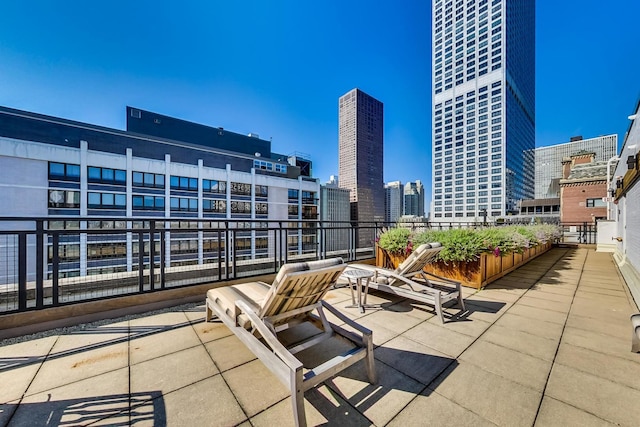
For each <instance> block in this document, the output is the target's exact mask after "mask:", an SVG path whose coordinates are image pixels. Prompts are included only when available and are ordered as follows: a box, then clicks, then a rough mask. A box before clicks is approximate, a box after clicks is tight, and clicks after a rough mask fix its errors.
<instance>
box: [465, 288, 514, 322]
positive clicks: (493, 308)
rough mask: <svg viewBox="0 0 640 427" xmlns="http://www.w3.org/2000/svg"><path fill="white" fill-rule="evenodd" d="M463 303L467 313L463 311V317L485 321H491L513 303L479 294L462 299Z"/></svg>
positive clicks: (496, 318)
mask: <svg viewBox="0 0 640 427" xmlns="http://www.w3.org/2000/svg"><path fill="white" fill-rule="evenodd" d="M464 305H465V307H466V308H467V311H468V312H467V313H464V314H463V316H464V317H468V318H470V319H476V318H477V319H478V320H484V321H485V322H489V323H493V322H495V321H496V320H498V318H500V316H502V314H504V313H505V312H506V311H507V310H508V309H509V307H511V306H512V305H513V303H512V302H504V301H496V300H494V299H491V298H486V297H484V296H482V295H480V294H476V295H473V296H471V297H469V298H467V299H466V300H465V301H464Z"/></svg>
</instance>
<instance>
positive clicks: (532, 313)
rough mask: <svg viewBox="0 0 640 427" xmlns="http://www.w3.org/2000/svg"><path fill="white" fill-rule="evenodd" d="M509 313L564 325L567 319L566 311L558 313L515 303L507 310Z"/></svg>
mask: <svg viewBox="0 0 640 427" xmlns="http://www.w3.org/2000/svg"><path fill="white" fill-rule="evenodd" d="M508 313H510V314H517V315H518V316H523V317H528V318H529V319H535V320H544V321H545V322H551V323H557V324H559V325H564V323H565V322H566V320H567V313H560V312H557V311H553V310H546V309H544V308H537V307H530V306H527V305H522V304H515V305H514V306H513V307H511V308H510V309H509V311H508Z"/></svg>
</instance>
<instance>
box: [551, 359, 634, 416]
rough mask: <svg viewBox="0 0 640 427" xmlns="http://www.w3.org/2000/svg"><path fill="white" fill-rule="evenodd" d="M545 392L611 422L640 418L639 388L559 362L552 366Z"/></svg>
mask: <svg viewBox="0 0 640 427" xmlns="http://www.w3.org/2000/svg"><path fill="white" fill-rule="evenodd" d="M545 394H546V395H547V396H549V397H553V398H554V399H557V400H560V401H563V402H565V403H567V404H569V405H572V406H575V407H576V408H579V409H582V410H584V411H587V412H589V413H591V414H593V415H595V416H597V417H599V418H602V419H604V420H607V421H609V422H612V423H614V424H615V423H617V424H621V425H628V426H635V425H638V420H640V405H638V402H640V391H638V390H636V389H633V388H629V387H626V386H623V385H620V384H616V383H614V382H611V381H609V380H605V379H602V378H599V377H596V376H594V375H591V374H587V373H585V372H581V371H578V370H576V369H573V368H570V367H568V366H564V365H561V364H555V365H554V366H553V370H552V371H551V376H550V378H549V384H548V385H547V389H546V393H545Z"/></svg>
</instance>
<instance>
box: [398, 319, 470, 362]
mask: <svg viewBox="0 0 640 427" xmlns="http://www.w3.org/2000/svg"><path fill="white" fill-rule="evenodd" d="M403 336H405V337H407V338H409V339H412V340H414V341H417V342H419V343H421V344H424V345H426V346H428V347H431V348H433V349H435V350H438V351H439V352H441V353H443V354H446V355H447V356H450V357H453V358H456V357H458V356H459V355H460V353H462V352H463V351H464V350H465V349H466V348H467V347H469V345H470V344H471V343H472V342H473V340H474V339H475V338H474V337H471V336H469V335H464V334H460V333H458V332H454V331H452V330H449V329H447V328H444V327H442V326H438V325H434V324H433V323H429V322H424V323H421V324H419V325H418V326H416V327H415V328H412V329H410V330H408V331H407V332H405V333H404V334H403Z"/></svg>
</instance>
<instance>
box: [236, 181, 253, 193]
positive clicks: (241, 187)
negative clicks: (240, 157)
mask: <svg viewBox="0 0 640 427" xmlns="http://www.w3.org/2000/svg"><path fill="white" fill-rule="evenodd" d="M231 194H237V195H240V196H250V195H251V184H245V183H242V182H232V183H231Z"/></svg>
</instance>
